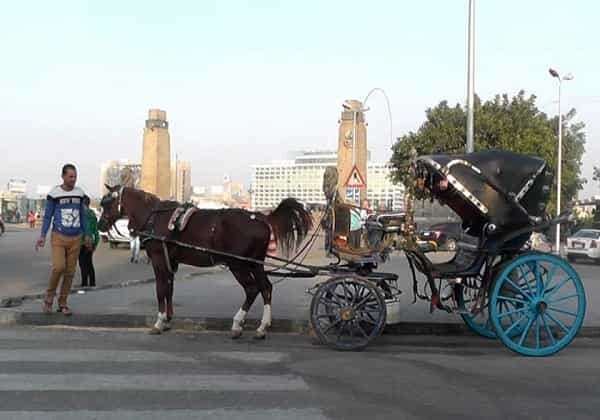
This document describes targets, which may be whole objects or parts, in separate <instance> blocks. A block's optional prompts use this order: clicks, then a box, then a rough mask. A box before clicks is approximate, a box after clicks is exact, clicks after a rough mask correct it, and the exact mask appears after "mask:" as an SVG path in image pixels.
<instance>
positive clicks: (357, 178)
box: [345, 165, 367, 188]
mask: <svg viewBox="0 0 600 420" xmlns="http://www.w3.org/2000/svg"><path fill="white" fill-rule="evenodd" d="M345 186H346V187H348V188H365V187H366V186H367V183H366V182H365V179H364V178H363V177H362V175H361V174H360V172H359V171H358V168H357V167H356V165H354V167H353V168H352V171H350V176H349V177H348V180H347V181H346V184H345Z"/></svg>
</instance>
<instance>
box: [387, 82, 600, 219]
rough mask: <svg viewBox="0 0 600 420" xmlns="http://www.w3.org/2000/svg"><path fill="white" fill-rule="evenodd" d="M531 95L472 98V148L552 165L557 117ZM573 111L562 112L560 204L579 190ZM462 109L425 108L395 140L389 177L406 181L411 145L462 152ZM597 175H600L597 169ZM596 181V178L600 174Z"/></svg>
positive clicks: (579, 146) (580, 138) (581, 144)
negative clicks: (422, 117)
mask: <svg viewBox="0 0 600 420" xmlns="http://www.w3.org/2000/svg"><path fill="white" fill-rule="evenodd" d="M535 100H536V97H535V96H534V95H530V96H525V92H524V91H520V92H519V93H518V94H517V95H516V96H514V97H512V98H510V97H509V96H508V95H507V94H504V95H496V96H495V97H494V98H493V99H491V100H489V101H486V102H485V103H482V102H481V100H480V99H479V97H475V104H474V109H473V112H474V116H475V128H474V133H473V135H474V143H475V150H476V151H480V150H490V149H496V150H510V151H513V152H518V153H525V154H529V155H534V156H539V157H541V158H543V159H545V160H546V161H547V162H548V164H549V166H550V167H551V168H556V161H557V156H556V154H557V153H556V152H557V133H558V116H556V117H552V118H549V117H548V116H547V115H546V114H545V113H543V112H541V111H540V110H539V109H538V108H537V106H536V104H535ZM575 116H576V112H575V109H571V110H570V111H569V112H568V113H567V114H566V115H564V116H563V151H562V185H561V194H562V202H563V203H569V202H571V201H572V200H573V199H574V198H575V197H576V194H577V191H579V190H580V189H581V188H582V185H583V183H584V182H585V179H583V178H582V177H581V165H582V156H583V153H584V151H585V132H584V128H585V124H584V123H583V122H575V121H574V119H575ZM466 121H467V116H466V110H465V109H464V108H463V107H462V106H461V105H458V104H457V105H456V106H454V107H450V106H449V105H448V102H447V101H442V102H440V103H439V104H438V105H437V106H436V107H434V108H429V109H427V110H426V111H425V122H424V123H423V124H422V125H421V126H420V127H419V129H418V130H417V131H416V132H412V131H411V132H409V133H407V134H405V135H403V136H402V137H399V138H398V139H397V142H396V143H395V144H394V146H393V147H392V151H393V154H392V159H391V163H392V167H393V172H392V177H393V179H394V181H396V182H403V183H404V184H405V185H408V184H409V179H408V178H409V175H408V170H407V167H408V162H409V159H408V156H409V151H410V150H411V148H413V147H414V148H415V149H416V150H417V153H418V154H419V155H422V154H438V153H444V154H453V153H464V151H465V145H466V130H465V127H466ZM596 174H597V175H599V176H600V173H598V172H596ZM599 180H600V178H599ZM555 195H556V177H555V180H554V188H553V189H552V195H551V197H550V203H549V206H548V211H549V212H551V213H553V212H554V208H555V202H556V197H555Z"/></svg>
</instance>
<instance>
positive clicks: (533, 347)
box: [489, 254, 586, 356]
mask: <svg viewBox="0 0 600 420" xmlns="http://www.w3.org/2000/svg"><path fill="white" fill-rule="evenodd" d="M501 302H506V303H512V304H514V305H519V306H515V307H513V308H512V309H501V308H500V306H499V304H500V303H501ZM585 305H586V302H585V291H584V289H583V283H582V282H581V279H580V278H579V275H578V274H577V272H576V271H575V270H574V269H573V267H571V266H570V265H569V264H568V263H567V262H566V261H564V260H563V259H561V258H559V257H556V256H554V255H550V254H525V255H522V256H520V257H518V258H516V259H515V260H513V261H512V262H511V263H509V264H507V266H506V267H505V268H504V269H503V270H502V271H501V272H500V274H499V275H498V277H497V278H496V281H495V284H494V286H493V287H492V292H491V294H490V307H489V312H490V319H491V321H492V325H493V326H494V328H495V329H496V332H497V334H498V336H499V337H500V339H501V340H502V342H503V343H504V344H505V345H506V346H507V347H508V348H510V349H511V350H513V351H515V352H517V353H520V354H523V355H526V356H548V355H551V354H553V353H556V352H558V351H560V350H561V349H563V348H564V347H565V346H567V345H568V344H569V343H570V342H571V340H573V338H575V336H576V335H577V332H578V331H579V329H580V328H581V325H582V324H583V318H584V316H585ZM515 330H518V331H519V332H520V333H519V334H516V335H515V334H513V332H514V331H515Z"/></svg>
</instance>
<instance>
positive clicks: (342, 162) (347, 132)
mask: <svg viewBox="0 0 600 420" xmlns="http://www.w3.org/2000/svg"><path fill="white" fill-rule="evenodd" d="M339 125H340V127H339V132H338V133H339V134H338V161H337V169H338V172H339V180H338V196H339V197H340V198H341V199H342V200H344V201H346V202H348V203H352V204H356V205H360V203H362V201H363V200H364V199H366V198H367V128H366V124H365V114H364V112H363V104H362V102H360V101H357V100H347V101H345V102H344V104H343V110H342V117H341V119H340V120H339Z"/></svg>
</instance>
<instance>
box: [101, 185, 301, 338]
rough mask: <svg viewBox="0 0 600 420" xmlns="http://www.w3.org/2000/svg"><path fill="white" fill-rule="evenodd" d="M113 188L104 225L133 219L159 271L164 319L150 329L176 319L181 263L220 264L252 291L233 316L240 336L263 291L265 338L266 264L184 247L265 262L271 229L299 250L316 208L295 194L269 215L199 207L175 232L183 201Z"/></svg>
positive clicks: (262, 329)
mask: <svg viewBox="0 0 600 420" xmlns="http://www.w3.org/2000/svg"><path fill="white" fill-rule="evenodd" d="M106 187H107V188H108V191H109V192H108V194H106V195H105V196H104V197H103V198H102V201H101V203H100V204H101V206H102V209H103V211H102V216H101V218H100V222H99V223H98V228H99V229H100V230H101V231H103V232H106V231H108V230H109V229H110V228H111V227H112V226H113V225H114V223H115V222H116V221H117V220H118V219H120V218H123V217H127V218H128V219H129V231H130V233H131V235H132V236H139V237H140V239H141V240H142V241H143V242H144V244H145V249H146V253H147V254H148V258H149V259H150V261H151V262H152V268H153V269H154V274H155V276H156V297H157V299H158V319H157V321H156V323H155V324H154V327H153V328H152V330H151V331H150V332H151V333H153V334H160V333H161V332H162V331H166V330H168V329H169V328H170V322H171V320H172V319H173V278H174V274H173V273H174V272H175V271H176V270H177V265H178V264H179V263H182V264H187V265H193V266H196V267H209V266H214V265H217V264H222V265H225V266H227V267H228V268H229V270H230V271H231V273H232V274H233V275H234V277H235V278H236V280H237V281H238V282H239V283H240V285H241V286H242V287H243V288H244V291H245V292H246V300H245V301H244V303H243V304H242V307H241V308H240V309H239V310H238V312H237V313H236V314H235V316H234V318H233V325H232V327H231V331H232V336H233V337H234V338H237V337H240V336H241V335H242V325H243V323H244V319H245V317H246V314H247V313H248V311H249V310H250V307H251V306H252V304H253V303H254V300H255V299H256V297H257V295H258V293H259V292H260V294H261V295H262V298H263V302H264V308H263V317H262V320H261V323H260V326H259V327H258V329H257V331H256V337H257V338H264V337H265V335H266V330H267V328H268V327H269V326H270V325H271V298H272V285H271V282H270V281H269V279H268V278H267V275H266V273H265V270H264V266H263V265H262V264H259V263H255V262H252V261H247V260H241V259H236V258H232V257H229V256H223V255H218V254H208V253H204V252H199V251H197V250H194V249H190V248H187V247H182V246H179V245H177V244H174V243H173V242H170V241H171V240H175V241H178V242H180V243H185V244H188V245H192V246H196V247H202V248H206V249H211V250H215V251H219V252H225V253H228V254H233V255H236V256H240V257H245V258H251V259H253V260H259V261H264V260H265V257H266V255H267V248H268V246H269V238H270V236H271V233H272V234H273V235H274V237H275V239H276V240H277V242H278V244H279V247H280V248H281V249H282V250H283V251H284V252H288V251H290V250H294V249H296V248H297V247H298V246H299V244H300V243H301V242H302V240H303V239H304V237H305V236H306V234H307V233H308V231H309V230H310V229H311V227H312V219H311V217H310V213H309V212H308V211H307V210H306V209H305V208H304V206H303V205H302V204H301V203H299V202H298V201H296V200H295V199H293V198H286V199H285V200H283V201H282V202H281V203H280V204H279V206H278V207H277V208H276V209H275V210H274V211H273V212H272V213H270V214H269V215H264V214H262V213H255V212H249V211H246V210H241V209H222V210H202V209H198V210H197V211H196V212H194V213H193V214H192V215H191V217H190V219H189V222H188V223H187V225H186V227H185V229H183V231H181V232H179V231H170V230H169V229H168V226H167V225H168V224H169V221H170V218H171V215H172V214H173V212H174V211H175V209H176V208H177V207H179V206H180V204H179V203H177V202H173V201H161V200H159V199H158V197H156V196H155V195H152V194H149V193H146V192H144V191H140V190H136V189H133V188H123V187H121V186H119V185H117V186H114V187H109V186H106ZM144 233H146V234H151V235H153V236H161V237H165V238H168V240H167V241H162V240H159V239H153V238H149V237H148V236H146V237H144Z"/></svg>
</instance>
